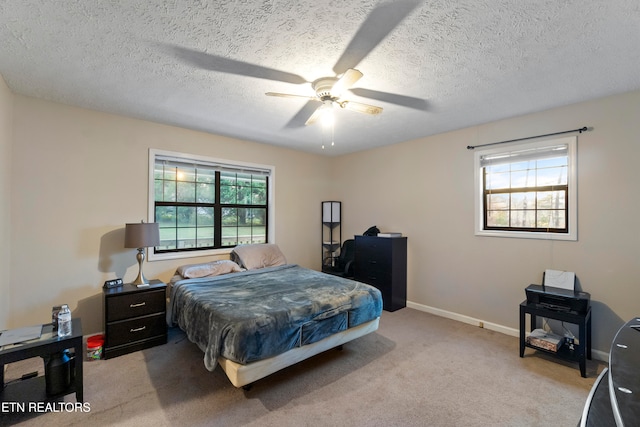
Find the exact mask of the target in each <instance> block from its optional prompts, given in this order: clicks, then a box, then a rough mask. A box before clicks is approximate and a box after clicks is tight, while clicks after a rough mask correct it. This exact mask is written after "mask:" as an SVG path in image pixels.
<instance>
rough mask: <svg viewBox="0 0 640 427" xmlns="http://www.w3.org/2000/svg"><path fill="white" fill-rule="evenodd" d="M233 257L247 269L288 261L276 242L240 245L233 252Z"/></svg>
mask: <svg viewBox="0 0 640 427" xmlns="http://www.w3.org/2000/svg"><path fill="white" fill-rule="evenodd" d="M231 259H233V260H234V261H236V262H237V263H238V264H239V265H241V266H242V267H244V268H246V269H247V270H254V269H257V268H265V267H275V266H278V265H284V264H286V263H287V260H286V258H285V257H284V255H283V253H282V252H281V251H280V248H279V247H278V245H276V244H274V243H259V244H253V245H238V246H236V247H235V248H234V249H233V251H232V252H231Z"/></svg>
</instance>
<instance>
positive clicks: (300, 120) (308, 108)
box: [285, 98, 320, 129]
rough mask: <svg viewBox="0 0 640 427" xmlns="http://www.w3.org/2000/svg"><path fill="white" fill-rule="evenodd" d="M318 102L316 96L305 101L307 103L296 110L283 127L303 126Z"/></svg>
mask: <svg viewBox="0 0 640 427" xmlns="http://www.w3.org/2000/svg"><path fill="white" fill-rule="evenodd" d="M318 102H320V100H319V99H317V98H316V99H313V100H310V101H307V103H306V104H304V107H302V108H301V109H300V111H298V112H297V113H296V115H295V116H293V117H292V118H291V120H289V122H288V123H287V124H286V125H285V128H287V129H295V128H302V127H305V123H306V121H307V120H309V117H311V115H312V114H313V112H314V111H315V110H316V109H317V108H318Z"/></svg>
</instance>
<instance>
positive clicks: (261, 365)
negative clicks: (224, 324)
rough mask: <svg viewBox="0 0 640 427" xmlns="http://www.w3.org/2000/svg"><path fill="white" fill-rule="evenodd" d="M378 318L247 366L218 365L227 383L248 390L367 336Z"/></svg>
mask: <svg viewBox="0 0 640 427" xmlns="http://www.w3.org/2000/svg"><path fill="white" fill-rule="evenodd" d="M379 321H380V318H376V319H374V320H371V321H369V322H367V323H363V324H361V325H358V326H355V327H353V328H350V329H347V330H345V331H342V332H339V333H337V334H334V335H331V336H328V337H326V338H324V339H322V340H320V341H317V342H314V343H312V344H307V345H305V346H303V347H296V348H294V349H291V350H289V351H287V352H285V353H282V354H279V355H277V356H273V357H270V358H269V359H264V360H259V361H257V362H252V363H249V364H247V365H241V364H239V363H237V362H233V361H231V360H228V359H225V358H224V357H219V358H218V363H219V364H220V366H221V367H222V369H223V370H224V372H225V373H226V374H227V377H228V378H229V381H231V384H233V385H234V386H235V387H244V388H245V389H246V388H248V385H249V384H251V383H253V382H254V381H257V380H259V379H261V378H264V377H266V376H268V375H271V374H273V373H274V372H277V371H279V370H281V369H284V368H286V367H288V366H291V365H294V364H296V363H298V362H301V361H303V360H305V359H308V358H310V357H312V356H315V355H316V354H319V353H322V352H323V351H326V350H329V349H332V348H334V347H338V346H340V345H342V344H344V343H347V342H349V341H352V340H354V339H356V338H359V337H361V336H364V335H367V334H369V333H371V332H374V331H375V330H377V329H378V324H379Z"/></svg>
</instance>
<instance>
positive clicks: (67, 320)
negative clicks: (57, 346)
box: [58, 304, 71, 337]
mask: <svg viewBox="0 0 640 427" xmlns="http://www.w3.org/2000/svg"><path fill="white" fill-rule="evenodd" d="M69 335H71V311H70V310H69V306H68V305H67V304H62V308H61V309H60V311H59V312H58V336H59V337H68V336H69Z"/></svg>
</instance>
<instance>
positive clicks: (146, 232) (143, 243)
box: [124, 221, 160, 287]
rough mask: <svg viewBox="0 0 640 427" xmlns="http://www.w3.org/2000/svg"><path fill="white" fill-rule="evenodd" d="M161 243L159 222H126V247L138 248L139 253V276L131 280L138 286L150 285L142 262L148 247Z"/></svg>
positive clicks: (137, 256)
mask: <svg viewBox="0 0 640 427" xmlns="http://www.w3.org/2000/svg"><path fill="white" fill-rule="evenodd" d="M159 244H160V229H159V228H158V223H157V222H147V223H145V222H144V221H140V222H139V223H133V224H126V227H125V231H124V247H125V248H137V249H138V254H137V255H136V258H137V259H138V266H139V271H138V277H136V279H135V280H134V281H133V282H131V283H132V284H133V285H137V286H138V287H142V286H148V285H149V282H148V281H147V279H146V278H145V277H144V274H143V273H142V263H143V261H144V258H145V251H146V248H148V247H150V246H158V245H159Z"/></svg>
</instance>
